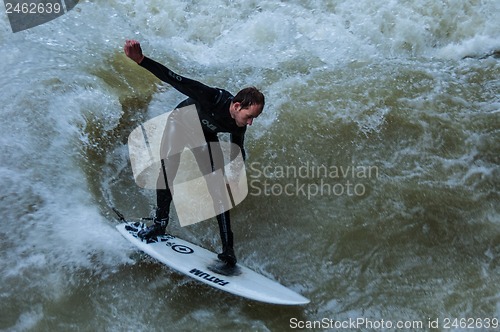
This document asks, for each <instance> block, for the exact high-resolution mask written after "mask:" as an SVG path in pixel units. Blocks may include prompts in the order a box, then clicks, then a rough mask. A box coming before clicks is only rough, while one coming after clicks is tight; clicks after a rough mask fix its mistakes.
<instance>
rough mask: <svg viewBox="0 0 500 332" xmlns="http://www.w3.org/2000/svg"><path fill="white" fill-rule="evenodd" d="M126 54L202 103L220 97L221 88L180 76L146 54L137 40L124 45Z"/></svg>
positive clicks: (210, 101)
mask: <svg viewBox="0 0 500 332" xmlns="http://www.w3.org/2000/svg"><path fill="white" fill-rule="evenodd" d="M124 51H125V54H126V55H127V56H128V57H129V58H130V59H132V60H134V61H135V62H136V63H137V64H139V65H141V66H142V67H144V68H146V69H147V70H149V71H150V72H151V73H153V74H154V75H155V76H156V77H158V78H159V79H160V80H162V81H163V82H166V83H168V84H170V85H171V86H173V87H174V88H175V89H176V90H177V91H179V92H181V93H183V94H185V95H186V96H188V97H191V98H193V99H195V100H197V101H198V102H201V103H208V104H211V103H216V102H217V98H219V94H220V91H219V89H216V88H212V87H209V86H206V85H205V84H203V83H201V82H198V81H195V80H192V79H189V78H186V77H183V76H180V75H178V74H176V73H174V72H173V71H171V70H170V69H168V68H167V67H165V66H164V65H162V64H160V63H158V62H156V61H154V60H152V59H150V58H148V57H146V56H144V55H143V54H142V49H141V44H140V43H139V42H138V41H137V40H127V41H126V42H125V47H124Z"/></svg>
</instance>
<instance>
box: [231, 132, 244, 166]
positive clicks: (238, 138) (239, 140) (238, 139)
mask: <svg viewBox="0 0 500 332" xmlns="http://www.w3.org/2000/svg"><path fill="white" fill-rule="evenodd" d="M244 140H245V136H243V135H235V134H231V143H234V144H236V145H237V146H238V147H239V148H240V150H241V155H242V157H243V160H246V158H247V156H246V153H245V147H244V146H243V142H244ZM238 152H239V151H238V149H234V148H233V149H231V160H234V159H235V158H236V157H237V156H238Z"/></svg>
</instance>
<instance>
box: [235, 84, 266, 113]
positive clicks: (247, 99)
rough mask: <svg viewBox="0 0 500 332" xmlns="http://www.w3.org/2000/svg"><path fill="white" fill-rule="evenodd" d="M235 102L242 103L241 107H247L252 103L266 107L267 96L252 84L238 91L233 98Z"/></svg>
mask: <svg viewBox="0 0 500 332" xmlns="http://www.w3.org/2000/svg"><path fill="white" fill-rule="evenodd" d="M233 103H240V104H241V108H247V107H250V106H251V105H261V106H262V109H264V104H265V98H264V95H263V94H262V92H260V91H259V90H258V89H257V88H256V87H253V86H251V87H248V88H244V89H243V90H241V91H240V92H238V93H237V94H236V96H234V98H233Z"/></svg>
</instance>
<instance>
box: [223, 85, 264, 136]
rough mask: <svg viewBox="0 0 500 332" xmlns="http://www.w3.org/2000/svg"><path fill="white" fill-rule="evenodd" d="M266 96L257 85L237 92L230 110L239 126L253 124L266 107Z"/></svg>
mask: <svg viewBox="0 0 500 332" xmlns="http://www.w3.org/2000/svg"><path fill="white" fill-rule="evenodd" d="M264 105H265V98H264V95H263V94H262V92H260V91H259V90H258V89H257V88H255V87H253V86H252V87H248V88H245V89H243V90H241V91H240V92H238V93H237V94H236V96H235V97H234V98H233V101H232V102H231V106H230V108H229V112H230V113H231V117H232V118H233V119H234V121H236V125H237V126H238V127H245V126H246V125H251V124H252V122H253V119H255V118H256V117H258V116H259V115H260V114H261V113H262V110H263V109H264Z"/></svg>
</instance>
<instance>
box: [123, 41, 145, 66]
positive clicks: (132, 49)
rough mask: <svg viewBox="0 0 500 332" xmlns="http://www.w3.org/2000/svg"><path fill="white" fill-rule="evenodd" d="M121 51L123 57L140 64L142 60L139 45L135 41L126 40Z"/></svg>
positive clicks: (142, 56)
mask: <svg viewBox="0 0 500 332" xmlns="http://www.w3.org/2000/svg"><path fill="white" fill-rule="evenodd" d="M123 50H124V51H125V55H126V56H128V57H129V58H130V59H132V60H134V61H135V62H137V64H140V63H141V62H142V60H143V59H144V55H143V54H142V49H141V44H140V43H139V42H138V41H137V40H126V41H125V46H124V47H123Z"/></svg>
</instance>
